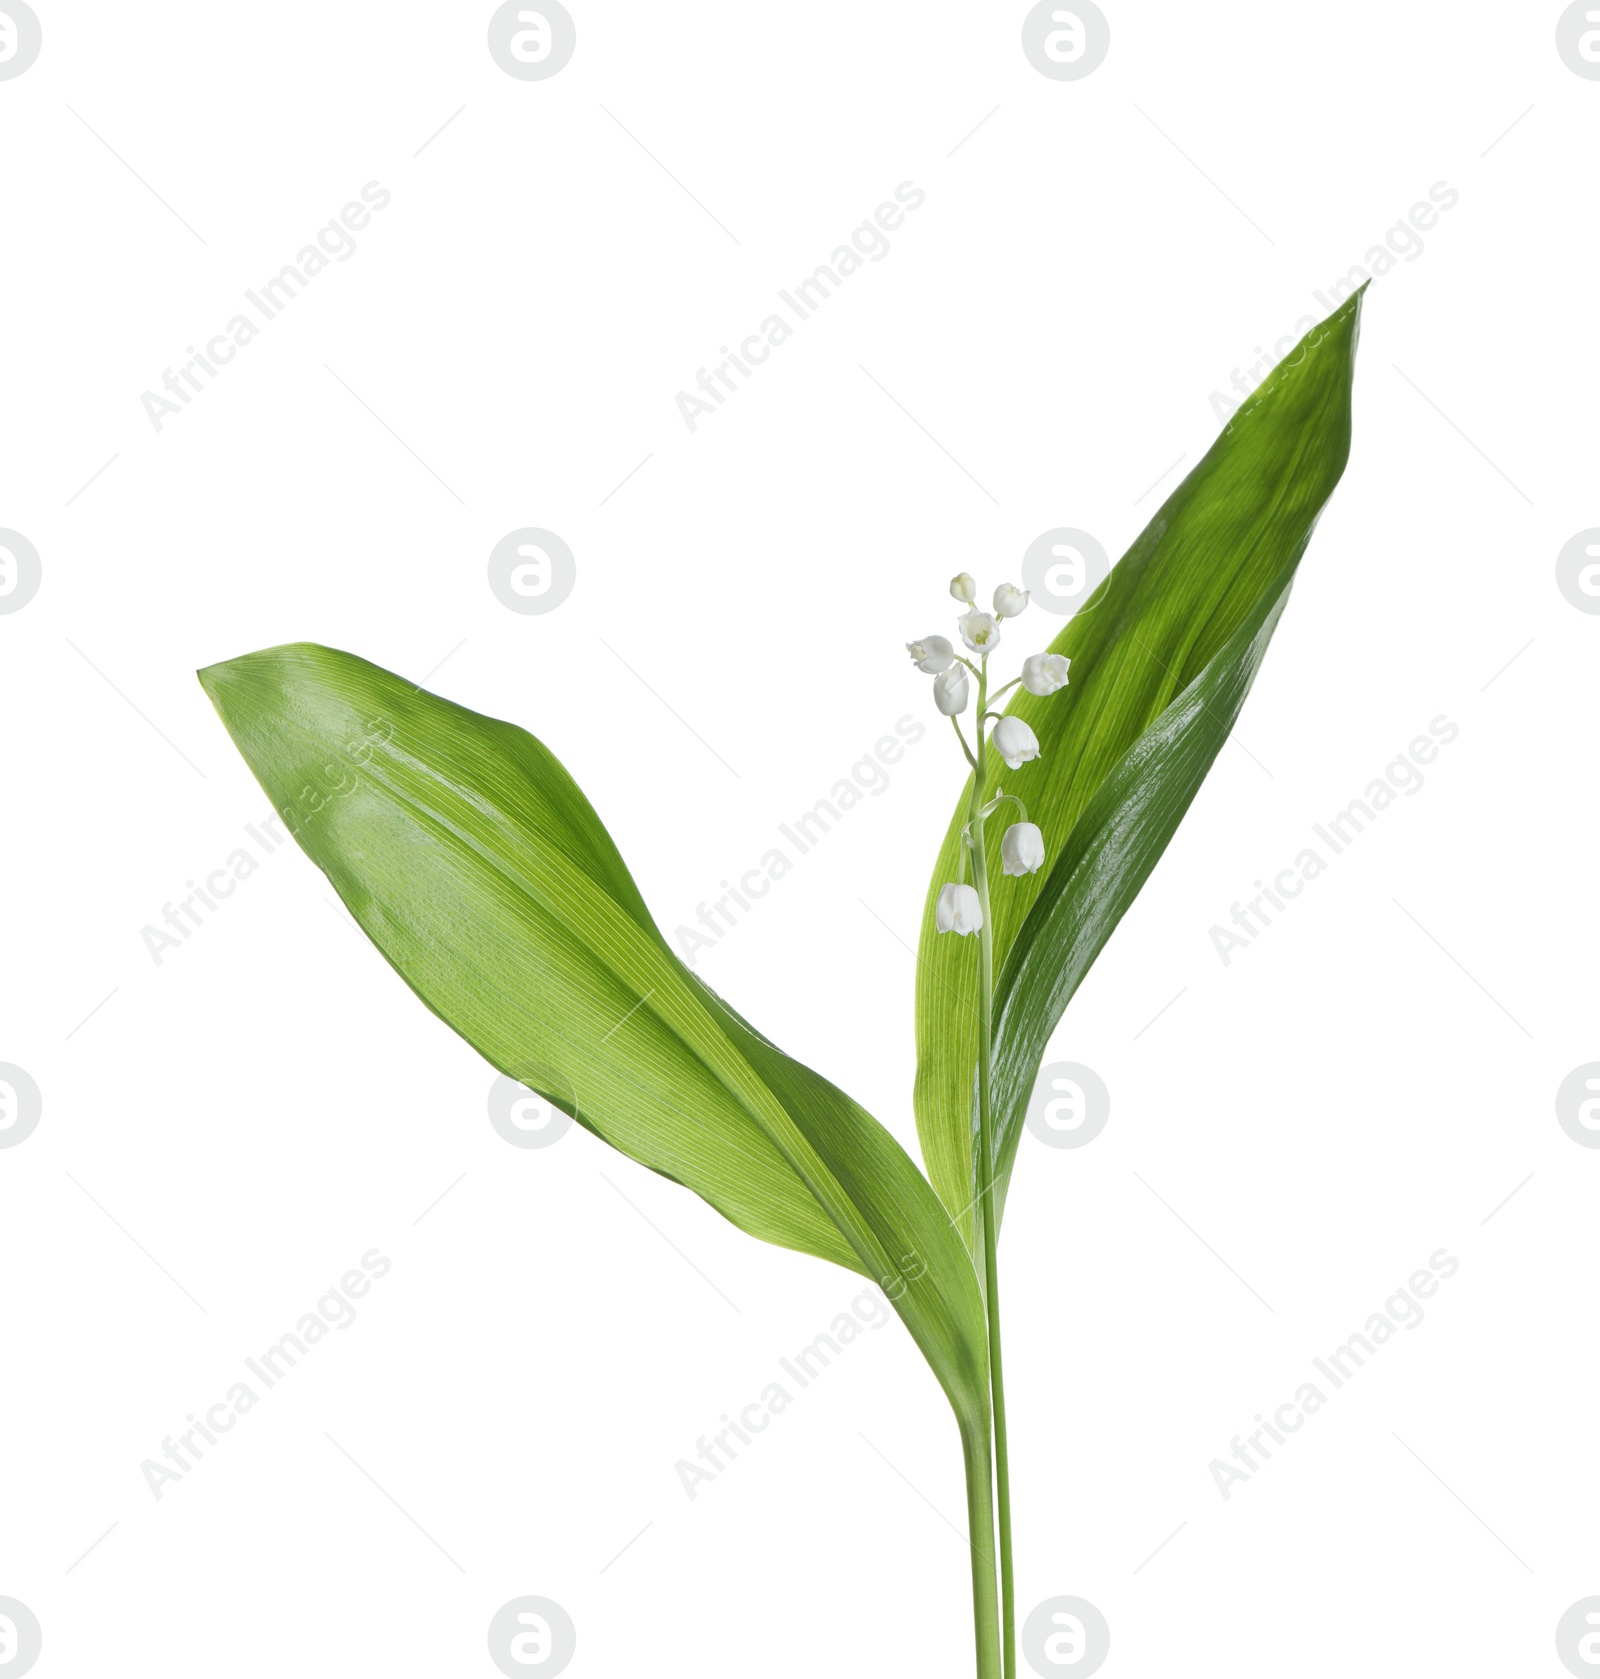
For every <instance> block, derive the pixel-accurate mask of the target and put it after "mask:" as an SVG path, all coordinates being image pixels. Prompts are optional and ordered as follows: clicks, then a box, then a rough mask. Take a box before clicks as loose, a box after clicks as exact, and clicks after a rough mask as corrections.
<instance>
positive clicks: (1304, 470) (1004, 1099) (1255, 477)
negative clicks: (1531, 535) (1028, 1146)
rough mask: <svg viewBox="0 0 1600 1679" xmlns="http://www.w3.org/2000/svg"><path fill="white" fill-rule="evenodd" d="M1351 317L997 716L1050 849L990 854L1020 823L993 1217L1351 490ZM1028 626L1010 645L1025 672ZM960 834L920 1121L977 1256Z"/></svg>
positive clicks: (926, 922) (997, 926) (1011, 633)
mask: <svg viewBox="0 0 1600 1679" xmlns="http://www.w3.org/2000/svg"><path fill="white" fill-rule="evenodd" d="M1360 304H1361V298H1360V293H1357V294H1356V295H1355V296H1353V297H1351V298H1350V299H1349V300H1348V301H1347V302H1346V303H1344V304H1343V305H1342V306H1341V307H1340V308H1339V309H1338V310H1337V311H1335V313H1334V314H1332V315H1331V316H1329V317H1328V319H1327V320H1325V321H1324V322H1322V324H1321V325H1320V326H1318V327H1316V328H1314V329H1313V330H1312V331H1311V332H1310V333H1308V334H1307V335H1306V337H1305V338H1304V339H1302V340H1301V342H1300V344H1299V345H1298V346H1297V348H1296V349H1295V350H1294V351H1293V353H1291V355H1290V356H1289V357H1288V358H1287V359H1286V360H1285V361H1284V362H1282V363H1281V364H1280V365H1279V367H1278V368H1277V369H1276V370H1275V371H1274V372H1273V373H1272V374H1271V375H1270V376H1269V377H1268V379H1267V380H1266V381H1265V383H1263V384H1262V385H1261V386H1260V387H1259V388H1258V389H1257V390H1256V391H1255V392H1254V393H1252V395H1251V396H1250V397H1249V398H1248V399H1247V400H1246V402H1245V403H1244V405H1243V406H1242V407H1241V408H1240V410H1239V412H1238V413H1237V414H1236V415H1234V417H1233V419H1232V420H1231V421H1230V422H1229V424H1228V426H1227V428H1226V429H1225V430H1224V431H1223V433H1222V435H1221V436H1220V437H1218V439H1217V440H1216V442H1215V443H1214V444H1213V445H1212V447H1211V449H1210V450H1209V451H1208V452H1207V454H1206V456H1205V458H1204V459H1203V460H1202V461H1201V462H1200V464H1199V465H1198V466H1196V467H1195V469H1194V470H1193V471H1192V472H1191V473H1190V474H1189V475H1188V477H1187V478H1185V479H1184V481H1183V482H1182V484H1180V485H1179V486H1178V488H1177V489H1176V490H1174V491H1173V493H1172V495H1171V496H1169V497H1168V498H1167V501H1166V502H1165V504H1164V505H1163V506H1162V508H1161V510H1160V511H1159V512H1158V513H1157V514H1156V516H1155V517H1154V518H1153V519H1152V520H1151V521H1150V523H1149V525H1148V526H1147V527H1146V528H1145V530H1144V531H1143V533H1142V534H1141V535H1140V536H1139V538H1138V540H1137V541H1136V542H1135V543H1134V544H1133V546H1132V547H1131V548H1130V549H1129V550H1128V552H1127V553H1126V554H1125V555H1124V556H1123V558H1122V559H1121V560H1120V561H1119V562H1118V563H1117V564H1116V565H1115V566H1113V567H1112V569H1111V573H1110V575H1109V576H1108V577H1107V578H1106V580H1105V581H1104V582H1103V583H1102V584H1101V585H1100V587H1099V588H1098V589H1097V590H1096V591H1095V592H1094V594H1093V595H1092V596H1091V597H1090V599H1089V601H1088V602H1087V603H1086V604H1085V605H1084V607H1083V609H1082V610H1081V611H1080V612H1079V613H1078V614H1077V615H1076V616H1075V617H1074V618H1072V619H1071V620H1070V621H1069V623H1068V624H1067V626H1066V628H1065V629H1064V630H1063V631H1062V632H1061V634H1060V635H1058V636H1057V637H1056V638H1055V640H1054V641H1053V642H1052V643H1051V646H1050V651H1051V652H1054V653H1064V654H1066V655H1067V656H1068V657H1069V658H1070V659H1071V660H1072V672H1071V681H1070V684H1069V686H1068V687H1067V688H1066V689H1064V690H1062V691H1061V692H1059V693H1057V694H1053V695H1050V696H1049V697H1048V698H1044V699H1039V698H1036V697H1035V696H1033V695H1031V694H1028V693H1027V692H1026V691H1024V690H1022V689H1018V690H1016V695H1017V697H1016V698H1015V699H1014V700H1013V701H1012V703H1011V705H1010V706H1009V707H1008V710H1010V711H1011V712H1013V713H1014V714H1015V715H1017V716H1019V717H1021V718H1022V719H1024V721H1026V722H1027V723H1028V724H1029V726H1030V727H1031V728H1032V729H1033V731H1034V733H1035V734H1036V735H1037V736H1038V737H1039V745H1040V756H1039V758H1038V759H1037V760H1035V761H1034V762H1031V763H1028V764H1025V765H1024V766H1023V767H1022V768H1021V769H1020V770H1018V771H1015V772H1007V771H1006V769H1005V766H1004V765H1003V764H1002V763H1001V761H1000V759H999V756H998V755H997V754H996V753H995V752H994V750H993V748H992V747H991V748H990V749H989V751H988V758H987V762H986V766H985V775H986V786H987V788H988V790H990V791H991V792H992V790H993V789H994V787H995V786H996V785H997V784H999V785H1002V786H1004V787H1006V788H1007V789H1008V790H1009V791H1011V792H1014V793H1016V794H1017V795H1018V796H1019V797H1020V798H1021V799H1023V800H1024V801H1025V802H1026V804H1027V806H1028V815H1029V817H1030V818H1031V819H1032V820H1033V821H1035V822H1037V823H1038V824H1039V826H1040V827H1041V828H1042V829H1043V831H1044V838H1045V847H1046V858H1045V864H1044V867H1043V868H1042V869H1041V870H1040V871H1039V873H1038V874H1036V875H1032V876H1024V877H1022V878H1020V879H1013V878H1010V877H1007V876H1005V875H1003V874H1002V873H1001V870H1000V845H999V840H1000V837H1001V835H1002V834H1003V833H1004V831H1005V828H1006V827H1007V826H1009V824H1010V822H1011V821H1012V820H1014V819H1015V811H1014V807H1011V806H1007V805H1003V806H1001V809H1000V811H999V812H997V813H996V814H995V816H994V817H992V818H991V819H990V824H989V827H988V829H987V833H988V836H989V850H988V861H989V890H990V897H991V904H992V910H993V931H994V962H995V974H996V979H995V1011H996V1012H995V1047H994V1069H995V1078H994V1092H995V1099H994V1120H995V1123H994V1141H995V1155H996V1187H997V1203H1000V1202H1003V1197H1004V1192H1005V1188H1006V1185H1007V1183H1008V1182H1009V1177H1010V1171H1011V1165H1012V1162H1013V1160H1014V1159H1015V1156H1016V1149H1017V1139H1018V1136H1019V1134H1020V1129H1021V1125H1022V1121H1023V1118H1024V1116H1025V1113H1026V1109H1027V1103H1028V1099H1029V1097H1030V1095H1031V1093H1032V1088H1033V1083H1034V1080H1035V1078H1036V1077H1037V1075H1038V1071H1039V1063H1040V1060H1041V1058H1042V1056H1043V1054H1044V1051H1045V1048H1046V1045H1047V1043H1048V1041H1049V1038H1050V1034H1051V1032H1052V1031H1053V1030H1054V1029H1055V1026H1056V1025H1057V1023H1058V1022H1059V1021H1060V1019H1061V1015H1062V1013H1063V1011H1064V1010H1065V1009H1066V1006H1067V1004H1068V1002H1069V1001H1070V1000H1071V997H1072V994H1073V993H1074V991H1076V989H1077V987H1078V985H1079V983H1080V982H1081V981H1082V979H1083V976H1084V975H1085V973H1087V971H1088V969H1089V967H1090V965H1091V963H1093V961H1094V959H1095V957H1096V956H1098V955H1099V953H1100V950H1101V949H1102V947H1103V946H1104V944H1105V942H1106V940H1107V939H1108V938H1109V937H1110V936H1111V933H1112V930H1113V929H1114V928H1115V927H1116V925H1117V922H1118V921H1119V920H1120V919H1121V918H1122V915H1123V912H1124V911H1125V910H1126V909H1127V907H1128V905H1129V904H1130V903H1131V902H1132V901H1133V899H1134V897H1135V895H1136V894H1137V893H1138V891H1139V888H1140V887H1141V886H1142V885H1143V884H1144V882H1145V880H1146V879H1147V878H1148V876H1149V874H1150V871H1151V870H1152V869H1153V868H1154V867H1155V865H1156V862H1157V861H1158V860H1159V858H1160V856H1161V854H1162V852H1163V851H1164V850H1165V849H1166V846H1167V842H1168V841H1169V840H1170V839H1171V838H1172V835H1173V833H1174V832H1175V831H1176V829H1177V826H1178V824H1179V822H1180V821H1181V820H1182V818H1183V814H1184V812H1185V811H1186V810H1187V809H1188V808H1189V804H1190V802H1191V800H1192V799H1193V798H1194V795H1195V793H1196V791H1197V790H1198V789H1199V786H1200V783H1201V782H1202V781H1203V780H1204V778H1205V775H1206V771H1207V770H1208V769H1209V768H1210V767H1211V762H1212V760H1213V759H1214V758H1215V757H1216V755H1217V752H1218V751H1219V750H1220V748H1221V746H1222V743H1223V741H1224V740H1225V739H1226V738H1227V735H1228V731H1229V730H1230V729H1231V728H1232V726H1233V722H1234V719H1235V717H1237V715H1238V712H1239V708H1240V707H1241V706H1242V705H1243V703H1244V698H1245V695H1246V694H1247V693H1248V692H1249V688H1250V684H1251V681H1252V680H1253V678H1254V676H1255V672H1256V670H1257V668H1258V667H1259V665H1260V662H1261V659H1262V657H1263V655H1264V654H1265V652H1266V647H1267V643H1268V641H1269V640H1270V639H1271V636H1272V632H1273V630H1274V628H1275V627H1276V625H1277V622H1278V619H1279V616H1280V614H1281V613H1282V611H1283V607H1284V603H1285V601H1286V600H1287V598H1288V593H1289V589H1290V586H1291V584H1292V582H1293V580H1294V574H1295V569H1296V567H1297V566H1298V565H1299V562H1300V557H1301V555H1302V554H1303V553H1304V552H1305V548H1306V544H1307V543H1308V542H1309V541H1310V538H1311V531H1312V527H1313V526H1314V525H1315V523H1316V520H1317V516H1318V514H1319V513H1320V512H1321V511H1322V508H1323V505H1324V503H1325V502H1326V501H1327V499H1328V497H1329V495H1330V494H1331V493H1332V491H1333V487H1334V485H1335V484H1336V483H1337V482H1338V481H1339V477H1340V474H1341V473H1342V472H1343V471H1344V466H1345V461H1346V459H1347V458H1348V456H1349V450H1350V390H1351V379H1352V374H1353V371H1354V363H1355V351H1356V340H1357V336H1358V327H1359V320H1360ZM1030 621H1036V620H1032V618H1031V615H1030V616H1029V617H1024V618H1022V619H1021V620H1018V621H1016V622H1014V623H1011V624H1008V625H1007V627H1006V636H1007V640H1008V641H1009V642H1018V641H1021V642H1022V643H1023V646H1022V648H1021V650H1019V652H1018V654H1017V658H1018V659H1019V660H1020V656H1021V651H1031V650H1032V649H1031V648H1030V647H1029V646H1028V644H1027V642H1026V639H1025V637H1026V630H1027V626H1028V624H1029V623H1030ZM1002 651H1004V649H1002ZM993 663H994V664H995V666H996V668H997V669H998V668H1000V666H1001V665H1002V664H1004V661H1003V659H996V660H994V661H993ZM1010 668H1011V667H1010V666H1009V665H1005V670H1006V671H1007V673H1009V671H1010ZM970 785H971V783H970V781H969V783H968V787H969V789H970ZM966 820H967V793H965V792H964V793H963V795H962V799H961V802H960V803H959V804H958V805H957V807H956V814H955V816H954V817H953V818H952V820H951V823H950V828H949V831H948V832H947V834H946V835H945V839H944V844H943V846H942V847H941V849H940V852H939V859H938V862H937V864H936V865H935V868H934V872H933V879H932V881H931V883H930V885H929V890H928V901H927V905H926V908H925V910H924V913H923V923H922V945H921V952H920V959H919V961H918V964H917V1011H916V1024H917V1084H916V1109H917V1130H918V1134H919V1136H920V1137H921V1141H922V1152H923V1158H924V1159H925V1160H926V1162H927V1165H928V1175H929V1177H930V1178H931V1179H932V1181H933V1185H934V1188H935V1189H937V1190H938V1192H939V1195H940V1198H941V1199H942V1200H943V1201H944V1203H945V1205H946V1206H947V1207H949V1208H950V1210H951V1213H952V1215H953V1216H955V1217H956V1218H957V1221H958V1223H959V1225H960V1227H961V1231H962V1235H963V1236H964V1238H965V1239H966V1240H967V1242H968V1244H969V1246H975V1244H976V1243H977V1242H978V1240H979V1237H980V1235H981V1232H980V1231H979V1230H978V1229H977V1227H976V1219H975V1216H974V1212H973V1206H974V1201H975V1197H976V1193H977V1191H976V1184H977V1181H978V1178H977V1161H978V1156H977V1133H978V1119H977V1103H976V1087H975V1069H976V1065H977V1054H978V951H977V948H976V947H977V940H976V939H973V938H960V937H957V936H956V935H954V934H946V935H942V936H941V935H940V934H938V933H936V932H935V930H934V921H933V910H934V903H935V901H936V899H937V897H938V893H939V887H940V885H941V884H942V883H943V882H945V881H948V880H955V879H958V878H960V876H959V867H960V861H959V860H960V846H961V838H960V836H961V829H962V827H963V825H964V824H965V822H966ZM997 1217H998V1211H997Z"/></svg>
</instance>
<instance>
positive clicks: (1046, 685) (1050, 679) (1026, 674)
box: [1022, 653, 1072, 699]
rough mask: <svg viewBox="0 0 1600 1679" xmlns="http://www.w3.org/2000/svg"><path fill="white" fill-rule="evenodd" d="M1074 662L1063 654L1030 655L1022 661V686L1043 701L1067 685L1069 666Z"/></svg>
mask: <svg viewBox="0 0 1600 1679" xmlns="http://www.w3.org/2000/svg"><path fill="white" fill-rule="evenodd" d="M1071 663H1072V660H1071V659H1069V658H1067V657H1066V656H1065V655H1064V654H1061V653H1030V654H1029V655H1028V656H1027V658H1025V659H1024V660H1023V661H1022V686H1023V687H1024V688H1026V689H1027V690H1028V692H1029V693H1030V694H1037V695H1039V697H1040V698H1041V699H1043V698H1044V696H1045V695H1046V694H1053V693H1055V691H1056V690H1057V689H1058V688H1065V687H1066V685H1067V666H1068V665H1070V664H1071Z"/></svg>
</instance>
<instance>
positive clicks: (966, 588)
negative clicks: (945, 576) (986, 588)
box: [950, 571, 978, 606]
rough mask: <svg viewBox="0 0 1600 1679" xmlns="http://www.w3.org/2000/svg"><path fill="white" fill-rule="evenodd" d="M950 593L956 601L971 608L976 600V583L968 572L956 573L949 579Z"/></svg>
mask: <svg viewBox="0 0 1600 1679" xmlns="http://www.w3.org/2000/svg"><path fill="white" fill-rule="evenodd" d="M950 593H951V594H952V595H953V596H954V597H955V599H957V600H958V601H962V602H964V603H965V604H966V605H968V606H971V605H972V603H973V602H974V601H975V600H976V599H977V598H978V582H977V579H976V578H975V577H974V576H973V575H972V573H971V572H970V571H958V572H957V573H956V574H955V576H954V577H952V578H951V579H950Z"/></svg>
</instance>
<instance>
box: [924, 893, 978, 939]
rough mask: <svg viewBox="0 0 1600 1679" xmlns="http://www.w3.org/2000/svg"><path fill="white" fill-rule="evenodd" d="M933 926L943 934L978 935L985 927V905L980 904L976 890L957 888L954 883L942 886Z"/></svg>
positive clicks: (935, 907)
mask: <svg viewBox="0 0 1600 1679" xmlns="http://www.w3.org/2000/svg"><path fill="white" fill-rule="evenodd" d="M933 925H934V927H935V928H936V929H937V930H938V931H939V932H941V933H976V932H977V931H978V930H979V928H981V927H982V926H983V905H982V904H980V903H979V902H978V894H977V891H976V889H975V888H973V887H971V886H957V885H956V883H955V882H954V881H951V882H950V883H949V884H948V885H946V886H941V887H940V888H939V901H938V903H937V904H935V905H934V910H933Z"/></svg>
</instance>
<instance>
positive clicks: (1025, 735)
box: [989, 717, 1039, 770]
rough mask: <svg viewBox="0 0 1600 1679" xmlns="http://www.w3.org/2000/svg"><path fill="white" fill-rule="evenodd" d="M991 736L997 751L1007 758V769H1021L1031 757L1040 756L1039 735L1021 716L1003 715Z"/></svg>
mask: <svg viewBox="0 0 1600 1679" xmlns="http://www.w3.org/2000/svg"><path fill="white" fill-rule="evenodd" d="M989 738H990V740H992V741H993V742H994V749H995V751H996V752H998V753H999V754H1000V756H1001V757H1002V758H1004V759H1005V762H1006V768H1007V769H1011V770H1015V769H1021V767H1022V766H1023V765H1024V764H1025V763H1027V762H1028V761H1029V760H1030V759H1031V758H1037V757H1038V756H1039V737H1038V736H1037V735H1035V734H1034V732H1033V730H1032V729H1030V728H1029V727H1028V725H1027V724H1026V723H1024V722H1023V721H1022V719H1021V718H1020V717H1002V718H1001V719H1000V721H999V722H998V723H996V724H995V726H994V733H993V734H992V735H990V737H989Z"/></svg>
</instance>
